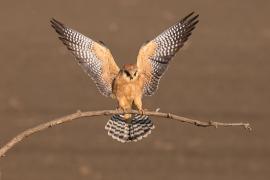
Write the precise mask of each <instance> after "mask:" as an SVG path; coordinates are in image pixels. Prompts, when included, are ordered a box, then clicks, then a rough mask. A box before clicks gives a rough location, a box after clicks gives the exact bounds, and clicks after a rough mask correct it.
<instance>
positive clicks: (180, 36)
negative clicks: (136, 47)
mask: <svg viewBox="0 0 270 180" xmlns="http://www.w3.org/2000/svg"><path fill="white" fill-rule="evenodd" d="M198 16H199V15H194V12H193V13H191V14H189V15H188V16H186V17H185V18H183V19H181V20H180V21H179V22H177V23H176V24H175V25H173V26H171V27H170V28H168V29H167V30H165V31H164V32H162V33H161V34H160V35H158V36H157V37H156V38H154V39H153V40H152V41H150V42H148V43H147V44H145V45H143V46H142V47H141V49H140V51H139V54H138V57H137V66H138V68H139V71H140V73H141V74H142V77H143V81H144V92H143V93H144V95H149V96H150V95H153V94H154V92H155V91H156V90H157V87H158V84H159V80H160V78H161V77H162V75H163V74H164V72H165V71H166V69H167V67H168V64H169V62H170V60H171V59H172V57H173V56H174V55H175V54H176V52H177V51H178V50H179V49H180V48H181V47H182V46H183V45H184V43H185V42H186V41H187V39H188V37H189V36H190V35H191V32H192V30H193V29H194V28H195V25H196V24H197V23H198V22H199V21H198Z"/></svg>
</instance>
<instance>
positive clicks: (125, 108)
mask: <svg viewBox="0 0 270 180" xmlns="http://www.w3.org/2000/svg"><path fill="white" fill-rule="evenodd" d="M118 105H119V106H118V109H120V110H121V112H123V114H124V119H126V120H127V119H130V118H131V114H127V112H129V111H130V110H131V108H130V107H129V105H128V103H127V101H126V99H120V101H118Z"/></svg>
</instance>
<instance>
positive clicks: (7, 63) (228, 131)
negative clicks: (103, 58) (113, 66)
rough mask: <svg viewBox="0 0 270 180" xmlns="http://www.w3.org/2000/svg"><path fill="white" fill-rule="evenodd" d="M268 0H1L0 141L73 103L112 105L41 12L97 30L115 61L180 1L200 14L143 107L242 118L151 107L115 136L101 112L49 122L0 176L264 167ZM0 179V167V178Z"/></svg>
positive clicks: (261, 171)
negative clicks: (136, 127) (132, 137)
mask: <svg viewBox="0 0 270 180" xmlns="http://www.w3.org/2000/svg"><path fill="white" fill-rule="evenodd" d="M269 8H270V2H269V1H267V0H264V1H263V0H260V1H251V0H241V1H240V0H239V1H234V0H228V1H214V0H205V1H195V0H185V1H179V0H171V1H168V0H166V1H154V0H152V1H144V0H114V1H103V0H99V1H90V0H80V1H72V0H65V1H64V0H62V1H52V0H51V1H36V0H25V1H14V0H10V1H7V0H1V6H0V22H1V27H0V40H1V41H0V123H1V124H0V144H1V145H3V144H4V143H5V142H7V140H9V139H10V138H11V137H13V136H14V135H16V134H17V133H19V132H21V131H23V130H25V129H26V128H29V127H33V126H35V125H37V124H40V123H42V122H46V121H48V120H51V119H53V118H56V117H61V116H63V115H66V114H69V113H73V112H75V111H76V110H77V109H81V110H100V109H114V108H115V107H116V105H115V102H114V101H112V100H110V99H106V98H104V97H102V96H101V95H100V94H99V93H98V91H97V89H96V87H95V86H94V84H93V83H92V81H91V80H90V79H89V78H88V77H87V76H86V75H85V74H84V73H83V71H82V70H81V69H80V67H78V66H77V64H76V63H75V61H74V60H73V57H72V56H71V54H70V53H69V52H68V51H67V50H66V48H65V47H64V46H63V45H62V44H61V43H60V41H59V40H58V39H57V38H56V33H55V32H54V31H53V30H52V28H51V27H50V26H49V19H50V18H51V17H55V18H56V19H58V20H60V21H62V22H64V23H66V24H67V25H69V26H71V27H72V28H74V29H76V30H78V31H80V32H82V33H84V34H86V35H88V36H90V37H92V38H93V39H96V40H102V41H104V42H105V43H106V44H107V46H108V47H109V48H110V49H111V51H112V52H113V55H114V56H115V58H116V60H117V62H118V63H119V64H123V63H125V62H135V60H136V55H137V52H138V49H139V47H140V46H141V45H142V44H143V43H144V42H145V41H146V40H150V39H152V38H153V37H154V36H155V35H157V34H159V33H160V32H162V31H163V30H164V29H166V28H167V27H169V26H170V25H172V24H174V23H175V22H176V21H177V20H179V19H180V18H182V17H184V16H185V15H187V14H188V13H190V12H191V11H196V12H197V13H199V14H200V23H199V24H198V26H197V28H196V30H195V31H194V33H193V35H192V37H191V40H190V41H189V42H188V43H187V44H186V46H185V47H184V48H183V49H182V50H181V51H180V53H178V54H177V56H176V57H175V58H174V61H173V62H172V63H171V65H170V68H169V71H167V73H166V75H165V77H164V78H163V79H162V81H161V85H160V88H159V90H158V93H156V95H155V96H153V97H151V98H145V99H144V103H145V107H146V108H148V109H155V108H157V107H160V108H161V110H162V111H164V112H174V113H176V114H179V115H183V116H186V117H190V118H197V119H200V120H217V121H222V122H241V121H243V122H250V123H251V124H252V126H253V129H254V131H252V132H251V133H250V132H248V131H245V130H243V129H242V128H237V127H236V128H219V129H214V128H198V127H195V126H191V125H187V124H181V123H177V122H175V121H170V120H167V119H158V118H154V120H155V124H156V129H155V130H154V131H153V133H152V134H151V135H150V136H149V137H148V138H146V139H144V140H143V141H141V142H138V143H131V144H121V143H118V142H117V141H115V140H112V139H111V138H110V137H109V136H107V134H106V131H105V130H104V126H105V123H106V121H107V119H108V117H98V118H92V119H82V120H78V121H75V122H73V123H69V124H64V125H63V126H59V127H56V128H52V129H49V130H46V131H43V132H41V133H38V134H36V135H34V136H31V137H30V138H28V139H27V140H25V141H24V142H23V143H20V144H19V145H18V146H16V147H15V148H14V149H12V150H11V151H10V152H9V153H8V154H7V156H6V157H5V158H3V159H0V176H1V177H2V180H15V179H16V180H17V179H22V180H36V179H39V180H45V179H46V180H47V179H55V180H56V179H58V180H59V179H64V180H71V179H72V180H73V179H82V180H83V179H97V180H105V179H110V180H113V179H129V180H135V179H136V180H137V179H155V180H163V179H165V178H166V179H189V180H194V179H207V180H210V179H211V180H212V179H221V180H223V179H224V180H225V179H226V180H227V179H235V180H242V179H245V180H251V179H268V178H269V175H270V172H269V163H270V141H269V126H270V122H269V116H270V113H269V107H270V93H269V91H270V83H269V75H270V73H269V66H270V62H269V55H270V51H269V50H270V43H269V42H270V23H269V18H268V17H269V15H270V11H269V10H270V9H269ZM0 179H1V178H0Z"/></svg>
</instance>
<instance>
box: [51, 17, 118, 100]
mask: <svg viewBox="0 0 270 180" xmlns="http://www.w3.org/2000/svg"><path fill="white" fill-rule="evenodd" d="M51 25H52V27H53V28H54V29H55V31H56V32H57V33H58V34H59V39H60V40H61V41H62V42H63V43H64V44H65V45H66V46H67V48H68V49H69V50H70V51H71V52H72V53H73V55H74V56H75V57H76V59H77V61H78V63H79V65H80V66H81V67H82V69H83V70H84V71H85V72H86V73H87V74H88V75H89V76H90V77H91V78H92V79H93V80H94V82H95V84H96V85H97V88H98V89H99V91H100V92H101V94H103V95H105V96H110V95H111V94H112V82H113V80H114V78H115V76H116V75H117V74H118V72H119V68H118V66H117V64H116V63H115V61H114V59H113V56H112V54H111V52H110V50H109V49H108V48H106V47H105V46H104V45H103V44H101V43H97V42H95V41H93V40H92V39H90V38H88V37H86V36H84V35H83V34H81V33H79V32H77V31H75V30H73V29H71V28H69V27H67V26H65V25H64V24H63V23H61V22H59V21H57V20H55V19H52V20H51Z"/></svg>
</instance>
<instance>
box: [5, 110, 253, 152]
mask: <svg viewBox="0 0 270 180" xmlns="http://www.w3.org/2000/svg"><path fill="white" fill-rule="evenodd" d="M122 113H123V112H121V111H118V110H101V111H87V112H81V111H77V112H76V113H73V114H70V115H67V116H64V117H60V118H57V119H55V120H52V121H49V122H47V123H43V124H40V125H38V126H35V127H33V128H30V129H27V130H25V131H23V132H22V133H20V134H18V135H17V136H15V137H14V138H13V139H11V140H10V141H9V142H8V143H7V144H5V145H4V146H3V147H2V148H1V149H0V157H3V156H5V153H6V152H7V151H8V150H10V149H11V148H13V147H14V146H15V145H16V144H17V143H19V142H21V141H22V140H24V139H25V138H27V137H28V136H30V135H32V134H34V133H37V132H40V131H43V130H45V129H47V128H50V127H54V126H56V125H59V124H63V123H67V122H71V121H73V120H75V119H78V118H82V117H92V116H102V115H105V116H108V115H113V114H122ZM127 113H130V114H139V112H138V111H136V110H131V111H130V112H127ZM144 114H145V115H149V116H158V117H163V118H168V119H174V120H177V121H180V122H184V123H189V124H193V125H195V126H200V127H210V126H213V127H215V128H217V127H218V126H225V127H227V126H242V127H244V128H245V129H248V130H251V127H250V125H249V123H222V122H215V121H208V122H203V121H199V120H195V119H189V118H185V117H181V116H177V115H174V114H171V113H162V112H159V111H145V112H144Z"/></svg>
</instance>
